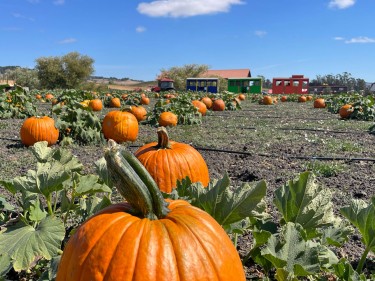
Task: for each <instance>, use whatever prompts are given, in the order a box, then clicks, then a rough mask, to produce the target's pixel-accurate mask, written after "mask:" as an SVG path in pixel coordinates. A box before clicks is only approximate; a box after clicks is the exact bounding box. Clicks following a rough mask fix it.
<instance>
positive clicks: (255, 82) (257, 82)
mask: <svg viewBox="0 0 375 281" xmlns="http://www.w3.org/2000/svg"><path fill="white" fill-rule="evenodd" d="M228 91H229V92H232V93H238V94H241V93H247V94H261V93H262V78H260V77H241V78H228Z"/></svg>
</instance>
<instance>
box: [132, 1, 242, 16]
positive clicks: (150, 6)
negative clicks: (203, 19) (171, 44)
mask: <svg viewBox="0 0 375 281" xmlns="http://www.w3.org/2000/svg"><path fill="white" fill-rule="evenodd" d="M240 4H245V2H244V1H243V0H156V1H152V2H150V3H145V2H142V3H140V4H139V5H138V7H137V10H138V12H139V13H141V14H145V15H148V16H151V17H172V18H178V17H193V16H198V15H207V14H217V13H224V12H228V11H229V10H230V8H231V6H232V5H240Z"/></svg>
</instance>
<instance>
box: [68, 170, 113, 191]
mask: <svg viewBox="0 0 375 281" xmlns="http://www.w3.org/2000/svg"><path fill="white" fill-rule="evenodd" d="M75 179H76V188H75V192H76V194H78V195H84V194H94V193H97V192H108V193H110V192H112V189H110V188H109V187H108V186H107V185H105V184H100V183H98V180H99V177H98V176H96V175H86V176H79V175H78V174H76V175H75Z"/></svg>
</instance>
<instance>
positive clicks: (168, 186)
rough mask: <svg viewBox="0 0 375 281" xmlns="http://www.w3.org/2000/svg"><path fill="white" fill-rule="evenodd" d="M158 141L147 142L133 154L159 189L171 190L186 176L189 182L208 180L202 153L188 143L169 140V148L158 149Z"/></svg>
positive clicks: (204, 183)
mask: <svg viewBox="0 0 375 281" xmlns="http://www.w3.org/2000/svg"><path fill="white" fill-rule="evenodd" d="M157 145H158V143H157V142H152V143H148V144H146V145H144V146H142V147H141V148H139V149H138V150H137V151H136V152H135V154H134V155H135V156H136V157H137V158H138V160H139V161H140V162H141V163H142V164H143V166H145V168H146V170H147V171H148V172H149V173H150V175H151V176H152V178H153V179H154V180H155V181H156V183H157V185H158V187H159V189H160V190H161V191H164V192H168V193H169V192H171V191H172V189H173V188H174V187H176V183H177V180H182V179H184V178H186V177H187V176H188V177H189V178H190V180H191V182H198V181H199V182H201V183H202V184H203V186H205V187H206V186H207V185H208V183H209V182H210V176H209V172H208V167H207V164H206V162H205V161H204V159H203V157H202V155H201V154H200V153H199V152H198V151H197V150H196V149H194V148H193V147H191V146H190V145H188V144H185V143H180V142H175V141H171V140H170V141H169V145H170V148H164V149H159V148H157Z"/></svg>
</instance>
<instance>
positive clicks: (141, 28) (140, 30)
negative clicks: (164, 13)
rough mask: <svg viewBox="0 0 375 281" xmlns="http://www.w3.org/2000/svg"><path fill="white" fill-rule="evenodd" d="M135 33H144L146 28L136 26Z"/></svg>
mask: <svg viewBox="0 0 375 281" xmlns="http://www.w3.org/2000/svg"><path fill="white" fill-rule="evenodd" d="M135 31H137V32H138V33H142V32H145V31H146V27H144V26H137V27H136V29H135Z"/></svg>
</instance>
